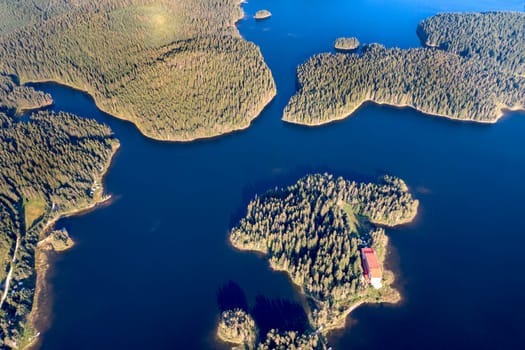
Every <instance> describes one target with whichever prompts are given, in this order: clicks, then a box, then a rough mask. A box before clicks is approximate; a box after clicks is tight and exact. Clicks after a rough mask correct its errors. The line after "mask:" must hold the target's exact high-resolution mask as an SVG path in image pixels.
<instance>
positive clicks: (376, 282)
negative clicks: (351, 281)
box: [361, 248, 383, 289]
mask: <svg viewBox="0 0 525 350" xmlns="http://www.w3.org/2000/svg"><path fill="white" fill-rule="evenodd" d="M361 262H362V264H363V272H364V274H365V277H366V278H367V280H368V281H369V282H370V284H371V285H372V287H374V288H375V289H379V288H381V286H382V285H383V284H382V283H381V281H382V279H383V274H382V273H381V266H380V265H379V261H378V260H377V256H376V252H375V251H374V249H372V248H361Z"/></svg>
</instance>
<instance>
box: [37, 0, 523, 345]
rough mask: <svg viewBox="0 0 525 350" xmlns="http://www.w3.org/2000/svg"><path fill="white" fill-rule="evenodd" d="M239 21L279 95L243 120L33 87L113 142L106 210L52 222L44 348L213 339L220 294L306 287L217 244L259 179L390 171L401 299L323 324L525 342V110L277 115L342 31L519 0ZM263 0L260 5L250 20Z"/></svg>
mask: <svg viewBox="0 0 525 350" xmlns="http://www.w3.org/2000/svg"><path fill="white" fill-rule="evenodd" d="M244 8H245V11H246V13H247V17H246V19H245V20H243V21H241V22H239V29H240V31H241V33H242V35H243V36H244V37H245V38H247V39H248V40H251V41H254V42H255V43H256V44H257V45H259V46H260V47H261V50H262V52H263V54H264V56H265V58H266V60H267V62H268V64H269V66H270V68H271V69H272V71H273V74H274V76H275V80H276V82H277V87H278V90H279V93H278V96H277V97H276V99H275V100H274V101H273V102H272V103H271V104H270V105H269V106H268V108H267V109H266V110H265V111H264V113H263V114H262V115H261V116H260V117H259V118H258V119H257V120H256V121H255V122H254V124H253V126H252V127H251V128H250V129H248V130H246V131H243V132H239V133H234V134H231V135H227V136H224V137H220V138H216V139H213V140H205V141H198V142H194V143H189V144H179V143H171V144H170V143H162V142H155V141H152V140H148V139H146V138H144V137H143V136H141V135H140V134H139V133H138V131H137V130H136V129H135V127H134V126H133V125H131V124H129V123H127V122H123V121H119V120H117V119H114V118H111V117H110V116H107V115H105V114H103V113H101V112H100V111H98V110H97V109H96V107H95V106H94V104H93V102H92V100H91V99H90V98H89V97H88V96H86V95H84V94H82V93H80V92H76V91H73V90H71V89H68V88H64V87H60V86H57V85H53V84H39V85H37V86H38V87H39V88H42V89H43V90H45V91H47V92H49V93H51V94H52V95H53V97H54V99H55V101H56V104H55V106H54V107H53V108H54V109H55V110H57V111H68V112H73V113H76V114H79V115H81V116H85V117H92V118H96V119H97V120H99V121H102V122H104V123H107V124H109V125H110V126H111V127H112V128H113V130H114V131H115V134H116V136H117V137H118V138H119V139H120V140H121V143H122V147H121V150H120V151H119V153H118V154H117V155H116V157H115V159H114V163H113V165H112V167H111V169H110V171H109V173H108V175H107V177H106V179H105V186H106V190H107V191H108V192H109V193H111V194H112V195H113V198H114V200H113V202H112V203H111V205H109V206H105V207H101V208H99V209H97V210H95V211H93V212H91V213H89V214H86V215H83V216H80V217H75V218H68V219H65V220H62V221H61V222H60V223H59V224H58V225H59V226H65V227H67V228H68V229H69V231H70V233H71V234H72V236H73V238H74V239H75V241H76V242H77V245H76V246H75V247H74V248H73V249H72V250H71V251H69V252H68V253H66V254H63V255H61V256H60V257H59V258H58V259H57V262H56V264H55V267H54V270H53V276H52V278H51V283H52V285H53V287H54V306H53V323H52V325H51V328H50V330H49V331H48V332H47V333H46V334H45V335H44V337H43V349H45V350H61V349H68V350H69V349H219V348H221V345H220V344H217V343H216V342H215V341H214V337H213V332H214V327H215V323H216V317H217V314H218V312H219V311H218V310H219V309H218V306H217V291H218V289H219V288H220V287H221V286H222V285H224V284H225V283H226V282H228V281H230V280H232V281H235V282H236V283H237V284H238V285H239V286H240V287H241V288H242V289H243V291H244V293H245V294H246V297H247V299H248V302H249V303H250V305H251V306H253V305H254V303H255V297H256V296H258V295H263V296H265V297H267V298H286V299H288V300H291V301H296V302H299V303H300V302H301V300H302V298H301V296H300V294H299V293H297V291H296V290H295V289H294V288H293V286H292V285H291V284H290V282H289V281H288V279H287V278H286V276H285V275H284V274H282V273H275V272H271V271H270V270H269V269H268V267H267V263H266V262H265V261H264V260H263V259H261V258H259V257H257V256H255V255H254V254H249V253H240V252H236V251H234V250H233V249H232V248H231V247H230V246H229V245H228V244H227V233H228V230H229V228H230V227H231V226H232V225H233V224H234V223H235V222H237V220H239V219H240V218H241V217H242V215H243V213H244V208H245V206H246V204H247V203H248V201H249V200H250V198H252V197H253V196H254V195H255V193H260V192H263V191H265V190H266V189H268V188H272V187H274V186H276V185H279V186H280V185H288V184H292V183H293V182H295V181H296V180H297V179H298V178H299V177H301V176H303V175H305V174H306V173H308V172H314V171H322V172H324V171H329V172H332V173H334V174H336V175H343V176H345V177H349V178H356V179H373V178H375V177H376V176H378V175H381V174H384V173H390V174H394V175H397V176H400V177H402V178H404V179H405V180H406V181H407V183H408V184H409V185H410V186H411V188H412V190H413V191H414V193H415V195H416V197H417V198H418V199H420V201H421V211H420V214H419V216H418V218H417V220H416V221H415V222H414V223H413V224H410V225H408V226H405V227H402V228H398V229H395V230H389V234H390V237H391V243H392V250H391V254H390V256H389V259H388V260H389V261H388V264H389V268H391V269H392V270H394V271H395V272H396V275H397V276H398V277H397V285H398V287H399V289H400V291H401V293H402V295H403V302H402V303H401V304H399V305H395V306H387V305H380V306H364V307H361V308H359V309H358V310H356V311H355V312H353V313H352V315H351V317H350V318H349V319H348V322H347V323H348V327H347V328H346V329H345V330H344V331H341V332H338V333H337V334H334V335H332V337H331V338H330V344H331V345H332V346H333V347H334V348H335V349H385V348H389V349H421V348H423V349H442V348H444V347H445V346H446V347H448V348H454V349H455V348H461V349H499V348H506V349H507V348H517V347H518V345H520V344H524V343H525V333H524V332H523V331H522V330H523V325H525V299H524V298H523V296H522V293H523V290H524V288H525V275H524V274H523V273H522V271H523V268H524V267H525V255H524V254H523V248H522V247H523V246H524V244H525V237H524V234H525V221H524V220H523V214H524V204H523V200H524V198H525V183H524V181H523V179H524V178H525V139H524V138H523V135H524V133H525V118H524V116H525V115H524V114H522V113H521V114H520V113H514V114H513V115H512V116H508V117H507V118H505V119H503V120H502V121H501V122H500V123H498V124H497V125H493V126H488V125H475V124H468V123H458V122H451V121H448V120H443V119H436V118H432V117H427V116H423V115H422V114H420V113H417V112H415V111H413V110H410V109H396V108H390V107H384V106H377V105H373V104H369V105H366V106H364V107H363V108H361V109H360V110H359V111H358V112H357V113H356V114H355V116H353V117H352V118H351V119H348V120H346V121H344V122H340V123H334V124H331V125H328V126H325V127H320V128H315V129H313V128H304V127H298V126H292V125H287V124H284V123H282V122H281V121H280V117H281V112H282V109H283V108H284V106H285V104H286V102H287V100H288V99H289V97H290V96H291V95H292V94H293V92H294V88H295V68H296V66H297V65H298V64H300V63H302V62H304V61H305V60H306V59H307V58H308V57H309V56H310V55H311V54H314V53H318V52H323V51H331V50H332V43H333V41H334V40H335V38H336V37H338V36H354V35H355V36H358V37H359V39H360V40H361V42H381V43H383V44H385V45H386V46H399V47H403V48H407V47H416V46H418V45H419V41H418V38H417V37H416V35H415V29H416V25H417V23H418V22H419V21H420V20H421V19H423V18H425V17H427V16H429V15H432V14H435V13H437V12H440V11H472V10H478V11H479V10H496V9H510V10H521V9H523V4H522V0H520V1H475V2H474V1H472V2H466V1H463V2H462V1H438V0H435V1H430V0H427V1H408V0H391V1H380V0H370V1H349V0H346V1H343V0H332V1H319V0H316V1H313V0H301V1H300V0H295V1H291V0H281V1H277V0H264V1H263V0H250V3H249V4H246V5H245V6H244ZM260 8H267V9H269V10H270V11H272V13H273V17H272V18H270V19H269V20H267V21H264V22H257V23H256V22H255V21H254V20H253V19H251V16H252V15H253V14H254V13H255V11H257V10H258V9H260Z"/></svg>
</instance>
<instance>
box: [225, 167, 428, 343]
mask: <svg viewBox="0 0 525 350" xmlns="http://www.w3.org/2000/svg"><path fill="white" fill-rule="evenodd" d="M418 204H419V202H418V201H417V200H415V199H414V198H413V197H412V195H411V194H410V193H409V191H408V188H407V186H406V185H405V183H404V182H403V180H401V179H399V178H395V177H392V176H385V177H384V178H383V179H382V180H381V182H380V183H377V184H375V183H357V182H353V181H347V180H344V179H343V178H334V177H333V176H332V175H328V174H323V175H321V174H315V175H308V176H306V177H304V178H302V179H300V180H299V181H298V182H297V183H296V184H294V185H292V186H289V187H287V188H283V189H275V190H271V191H268V192H267V193H265V194H263V195H262V196H259V197H256V198H255V199H254V200H252V201H251V202H250V203H249V204H248V208H247V213H246V216H245V217H244V218H243V219H242V220H241V221H240V223H239V224H238V225H237V226H236V227H234V228H233V229H232V230H231V233H230V242H231V243H232V245H233V246H234V247H236V248H238V249H240V250H248V251H256V252H260V253H262V254H264V255H265V256H266V258H267V259H268V261H269V263H270V266H271V267H272V268H273V269H275V270H281V271H285V272H287V273H288V275H289V276H290V279H291V280H292V281H293V282H294V283H295V284H296V285H297V286H299V287H300V288H301V289H302V290H303V292H304V293H305V294H306V296H307V297H308V300H309V302H310V303H311V306H310V311H311V312H310V315H309V321H310V323H311V327H312V332H314V333H315V331H326V330H328V329H331V328H336V327H340V326H341V323H343V324H344V319H345V317H346V315H347V314H348V310H351V309H352V308H353V307H354V306H355V305H357V304H359V303H362V302H378V301H394V300H396V298H398V295H397V292H396V291H395V290H393V289H392V288H390V287H389V285H388V284H389V281H388V277H387V276H388V272H387V273H386V277H385V281H386V283H385V286H383V288H381V289H380V290H375V289H373V288H370V287H369V286H368V283H367V281H366V280H365V278H364V277H363V269H362V262H361V257H360V251H359V249H360V248H362V247H373V248H374V249H375V250H376V252H377V254H378V258H379V260H380V261H383V260H384V254H385V250H386V245H387V238H386V235H385V231H384V229H383V228H381V227H378V226H377V225H386V226H395V225H399V224H403V223H407V222H410V221H411V220H412V219H413V218H414V217H415V215H416V214H417V208H418ZM270 338H271V337H270ZM270 348H272V347H270ZM263 349H264V347H263Z"/></svg>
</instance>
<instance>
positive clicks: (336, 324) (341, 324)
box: [219, 216, 415, 344]
mask: <svg viewBox="0 0 525 350" xmlns="http://www.w3.org/2000/svg"><path fill="white" fill-rule="evenodd" d="M414 218H415V216H414ZM410 222H411V221H409V222H407V223H410ZM407 223H403V224H399V225H404V224H407ZM395 226H397V225H395ZM385 237H386V240H385V247H388V245H389V243H390V240H389V239H388V236H385ZM228 242H229V244H230V246H231V247H232V248H234V249H235V250H237V251H239V252H246V253H255V254H257V255H259V256H260V257H261V258H265V257H266V255H267V254H266V253H264V252H262V251H260V250H256V249H242V248H239V247H237V246H235V245H234V244H233V243H232V242H231V241H230V240H228ZM387 250H388V248H386V249H385V251H384V254H383V256H381V257H380V259H381V265H382V266H383V275H384V276H385V277H389V278H385V279H384V284H383V287H382V288H385V289H384V290H386V289H388V290H389V291H390V292H391V293H394V295H395V297H393V298H392V297H390V298H389V297H384V298H382V299H380V300H377V301H372V300H366V297H364V298H362V299H360V300H357V301H356V302H355V303H353V304H351V305H350V306H349V307H347V308H346V309H345V311H343V312H342V314H341V315H340V316H339V317H337V318H336V319H334V320H333V322H331V323H330V324H328V325H326V326H325V327H323V329H322V330H319V331H320V332H321V333H322V334H323V335H324V336H325V337H327V336H328V334H329V333H330V332H332V331H336V330H340V329H344V328H346V319H347V318H348V316H349V315H350V314H351V313H352V311H354V310H355V309H357V308H358V307H360V306H362V305H364V304H382V303H388V304H397V303H399V302H400V301H401V300H402V298H401V294H400V293H399V291H398V290H397V289H395V288H392V287H391V285H392V283H393V282H394V281H395V275H394V273H393V272H392V271H390V270H387V269H385V268H384V259H385V255H386V252H387ZM264 260H266V262H267V263H268V267H269V268H270V270H271V271H273V272H281V273H285V274H286V277H287V278H288V279H289V281H290V282H291V283H292V285H293V287H295V288H296V289H297V291H298V292H300V294H301V296H302V297H304V298H306V300H308V299H310V300H312V301H313V302H315V303H317V302H318V300H317V299H316V298H314V297H313V296H311V295H310V294H308V293H306V292H305V291H304V289H303V287H302V286H300V285H298V284H297V283H296V282H295V281H294V280H293V279H292V277H291V276H290V273H289V272H288V271H287V270H285V269H280V268H278V267H276V266H275V265H273V264H272V263H271V262H270V261H268V260H267V259H264ZM303 306H304V305H303ZM308 319H310V315H308ZM219 339H221V340H222V341H224V339H222V338H221V337H219ZM235 344H236V343H235Z"/></svg>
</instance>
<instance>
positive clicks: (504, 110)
mask: <svg viewBox="0 0 525 350" xmlns="http://www.w3.org/2000/svg"><path fill="white" fill-rule="evenodd" d="M368 102H371V103H374V104H376V105H378V106H389V107H394V108H411V109H413V110H415V111H417V112H419V113H422V114H424V115H426V116H429V117H438V118H444V119H448V120H452V121H456V122H463V123H477V124H485V125H493V124H496V123H497V122H499V121H500V120H501V119H502V118H503V117H504V116H506V114H507V113H508V112H511V113H512V112H525V106H519V105H518V106H512V107H510V106H501V107H498V109H499V113H498V115H497V116H496V118H495V119H494V120H474V119H459V118H456V117H452V116H450V115H447V114H440V113H434V112H426V111H423V110H421V109H419V108H417V107H415V106H414V105H411V104H408V103H404V104H402V103H390V102H385V101H376V100H374V99H372V98H367V99H365V100H364V101H362V102H361V103H359V104H358V105H357V106H356V107H354V108H352V110H351V111H350V112H349V113H345V114H344V115H341V116H337V117H333V118H330V119H329V120H326V121H319V122H312V123H310V122H301V121H297V120H291V119H289V118H286V117H285V115H284V114H283V117H282V118H281V120H282V121H283V122H286V123H289V124H295V125H302V126H308V127H317V126H323V125H328V124H331V123H335V122H338V121H343V120H345V119H348V118H350V117H352V115H353V114H354V113H355V112H356V111H357V110H358V109H360V108H361V107H363V105H364V104H366V103H368Z"/></svg>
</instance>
